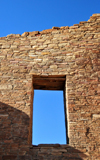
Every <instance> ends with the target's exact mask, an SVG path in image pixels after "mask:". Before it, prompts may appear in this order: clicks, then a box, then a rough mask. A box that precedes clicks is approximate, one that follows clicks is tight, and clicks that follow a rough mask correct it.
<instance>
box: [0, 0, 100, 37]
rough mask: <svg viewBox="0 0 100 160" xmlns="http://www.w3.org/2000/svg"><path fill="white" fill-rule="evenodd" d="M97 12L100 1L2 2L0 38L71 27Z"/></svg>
mask: <svg viewBox="0 0 100 160" xmlns="http://www.w3.org/2000/svg"><path fill="white" fill-rule="evenodd" d="M93 13H100V0H76V1H75V0H70V1H69V0H62V1H61V0H1V1H0V37H4V36H7V35H8V34H11V33H13V34H22V33H23V32H25V31H42V30H44V29H49V28H52V27H53V26H57V27H61V26H72V25H73V24H77V23H79V22H80V21H87V20H88V19H89V18H90V16H91V15H92V14H93Z"/></svg>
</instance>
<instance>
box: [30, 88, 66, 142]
mask: <svg viewBox="0 0 100 160" xmlns="http://www.w3.org/2000/svg"><path fill="white" fill-rule="evenodd" d="M41 143H42V144H43V143H45V144H51V143H53V144H55V143H59V144H66V131H65V117H64V98H63V91H48V90H34V102H33V134H32V144H34V145H38V144H41Z"/></svg>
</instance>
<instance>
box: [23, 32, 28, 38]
mask: <svg viewBox="0 0 100 160" xmlns="http://www.w3.org/2000/svg"><path fill="white" fill-rule="evenodd" d="M28 35H29V32H24V33H23V34H22V35H21V36H22V37H27V36H28Z"/></svg>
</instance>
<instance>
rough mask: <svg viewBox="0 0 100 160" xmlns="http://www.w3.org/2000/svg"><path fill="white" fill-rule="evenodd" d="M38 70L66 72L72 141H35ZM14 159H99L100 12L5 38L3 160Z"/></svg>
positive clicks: (0, 101) (0, 105) (0, 78)
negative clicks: (71, 22) (35, 143)
mask: <svg viewBox="0 0 100 160" xmlns="http://www.w3.org/2000/svg"><path fill="white" fill-rule="evenodd" d="M35 76H38V77H39V78H41V76H42V78H43V77H44V76H45V77H46V78H48V77H49V82H50V76H51V77H52V76H54V77H55V78H56V80H57V77H58V76H59V77H61V78H62V76H64V77H66V78H65V85H64V89H63V90H64V92H65V106H67V107H66V110H65V115H66V117H67V118H66V119H67V120H66V121H67V124H66V125H67V127H66V128H67V132H68V134H67V135H68V138H69V144H67V145H50V144H49V145H38V146H32V145H31V135H32V101H33V94H34V89H33V87H34V77H35ZM49 82H48V83H49ZM40 83H41V82H38V85H39V86H40V85H41V84H40ZM48 83H47V84H48ZM57 83H58V81H57ZM58 84H59V83H58ZM58 84H57V86H58ZM35 87H36V86H35ZM13 159H15V160H21V159H25V160H27V159H28V160H32V159H34V160H47V159H48V160H56V159H57V160H61V159H62V160H64V159H68V160H72V159H75V160H82V159H87V160H99V159H100V14H93V15H92V16H91V17H90V19H89V20H88V21H87V22H80V23H79V24H75V25H74V26H71V27H61V28H59V27H53V28H52V29H49V30H44V31H42V32H38V31H36V32H32V33H31V32H25V33H23V34H22V35H19V34H17V35H15V34H11V35H8V36H7V37H1V38H0V160H13Z"/></svg>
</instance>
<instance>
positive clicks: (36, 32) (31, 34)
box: [29, 31, 39, 36]
mask: <svg viewBox="0 0 100 160" xmlns="http://www.w3.org/2000/svg"><path fill="white" fill-rule="evenodd" d="M37 34H39V31H33V32H29V36H35V35H37Z"/></svg>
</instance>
